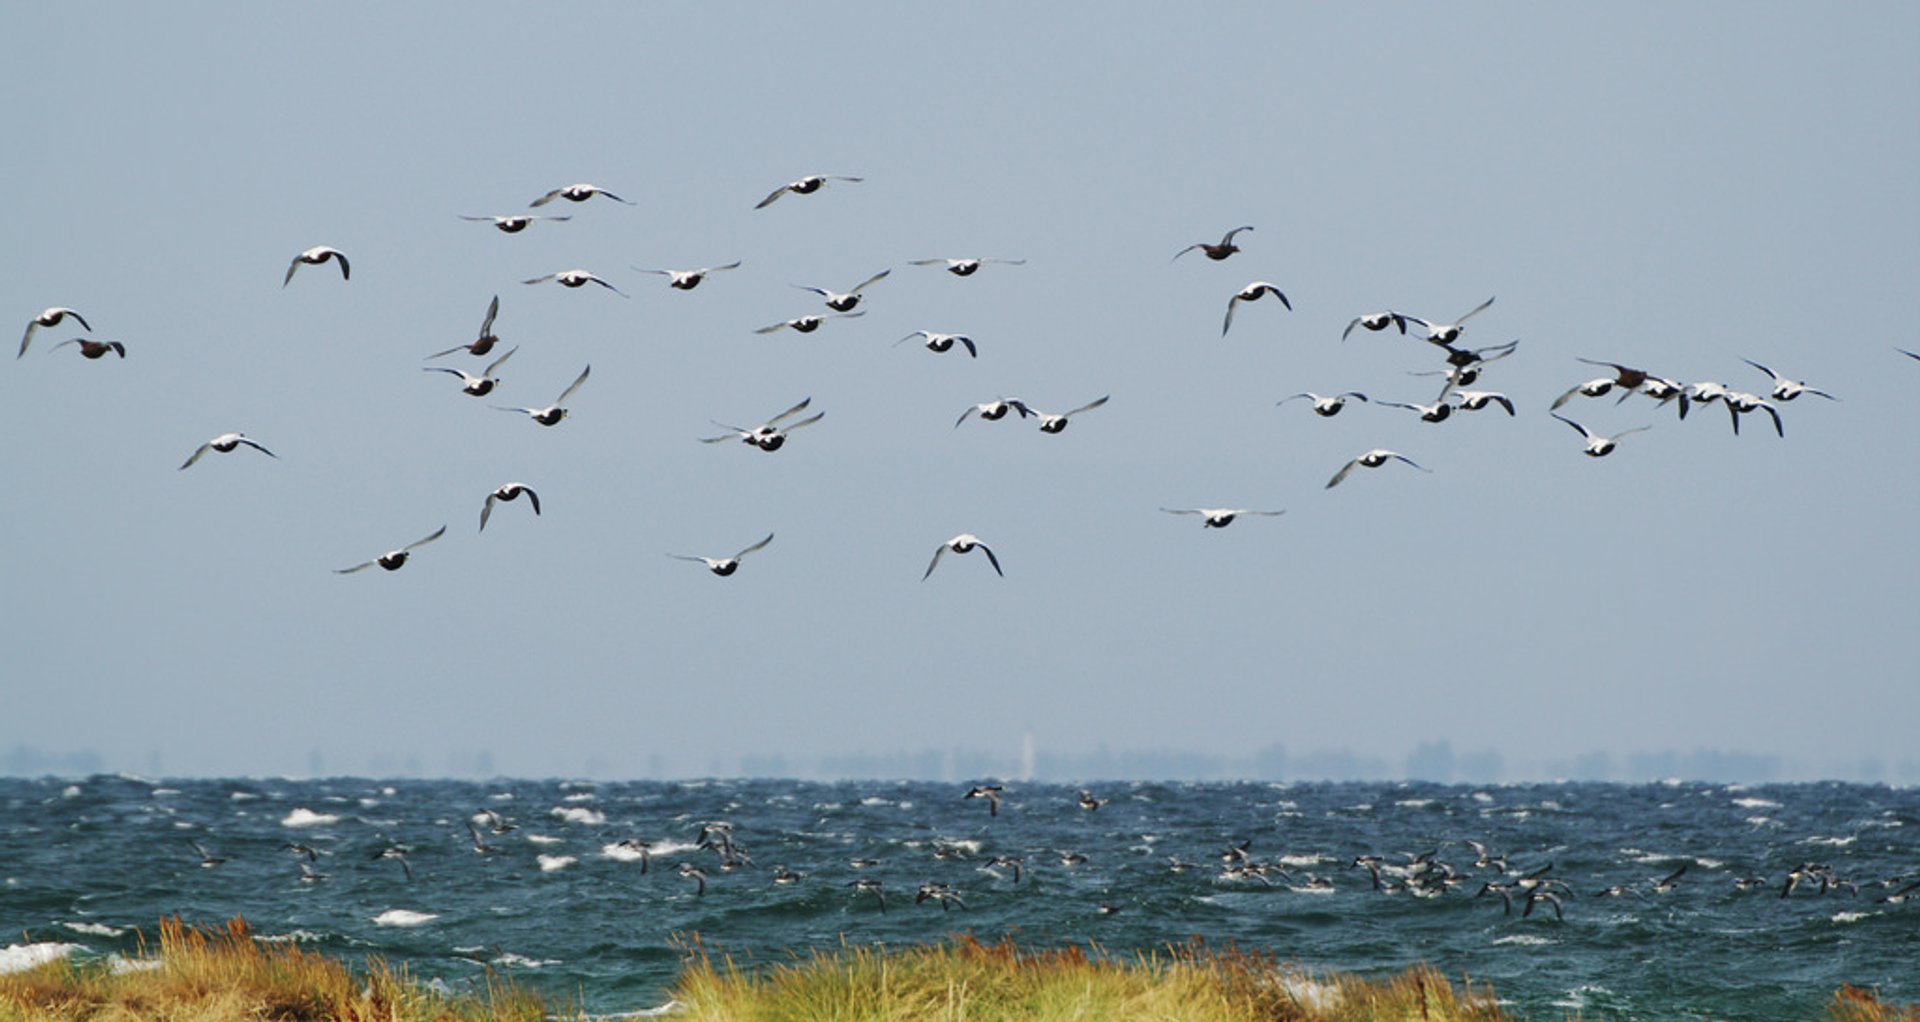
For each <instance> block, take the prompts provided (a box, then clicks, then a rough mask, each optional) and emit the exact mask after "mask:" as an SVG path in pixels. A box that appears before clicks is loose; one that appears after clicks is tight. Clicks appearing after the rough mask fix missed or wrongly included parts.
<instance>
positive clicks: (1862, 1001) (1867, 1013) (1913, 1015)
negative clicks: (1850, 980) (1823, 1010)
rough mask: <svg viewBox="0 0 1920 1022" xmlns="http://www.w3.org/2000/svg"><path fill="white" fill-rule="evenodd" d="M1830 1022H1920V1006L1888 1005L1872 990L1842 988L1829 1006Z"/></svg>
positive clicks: (1852, 987) (1851, 987)
mask: <svg viewBox="0 0 1920 1022" xmlns="http://www.w3.org/2000/svg"><path fill="white" fill-rule="evenodd" d="M1827 1019H1828V1020H1829V1022H1920V1004H1888V1003H1886V1002H1885V1001H1882V1000H1881V999H1880V995H1879V994H1878V993H1876V992H1875V991H1872V990H1866V989H1862V988H1860V987H1857V986H1853V985H1851V984H1848V985H1845V986H1842V987H1841V988H1840V989H1839V990H1838V991H1837V992H1835V993H1834V995H1833V1002H1832V1003H1830V1004H1828V1005H1827Z"/></svg>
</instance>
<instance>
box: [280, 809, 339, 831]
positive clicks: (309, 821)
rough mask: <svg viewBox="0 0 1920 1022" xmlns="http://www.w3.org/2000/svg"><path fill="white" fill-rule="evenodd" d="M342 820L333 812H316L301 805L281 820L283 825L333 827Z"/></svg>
mask: <svg viewBox="0 0 1920 1022" xmlns="http://www.w3.org/2000/svg"><path fill="white" fill-rule="evenodd" d="M339 822H340V817H338V816H334V815H333V814H331V813H316V812H314V811H313V810H311V809H308V808H307V807H306V806H301V807H299V808H298V809H295V810H294V811H293V812H290V813H288V814H287V815H286V816H284V817H282V818H281V820H280V826H282V827H331V826H333V825H334V824H336V823H339Z"/></svg>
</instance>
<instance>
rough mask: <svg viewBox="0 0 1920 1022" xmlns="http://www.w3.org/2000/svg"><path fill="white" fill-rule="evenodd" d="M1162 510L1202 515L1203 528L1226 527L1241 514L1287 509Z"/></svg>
mask: <svg viewBox="0 0 1920 1022" xmlns="http://www.w3.org/2000/svg"><path fill="white" fill-rule="evenodd" d="M1160 510H1162V511H1165V512H1166V513H1168V514H1170V515H1200V516H1201V518H1200V527H1201V528H1203V529H1224V528H1226V527H1227V526H1229V525H1232V524H1233V520H1234V519H1235V518H1238V517H1240V516H1241V515H1266V516H1269V517H1271V516H1274V515H1284V514H1286V512H1285V511H1252V510H1249V509H1247V508H1244V507H1188V508H1173V507H1163V508H1161V509H1160Z"/></svg>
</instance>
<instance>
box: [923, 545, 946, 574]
mask: <svg viewBox="0 0 1920 1022" xmlns="http://www.w3.org/2000/svg"><path fill="white" fill-rule="evenodd" d="M946 553H947V545H946V544H945V543H942V544H940V548H939V549H938V550H935V551H934V552H933V560H931V561H928V562H927V573H926V574H925V575H922V576H920V581H922V582H925V581H926V580H927V579H928V578H930V577H932V575H933V569H935V568H937V567H939V566H940V558H942V557H944V556H946Z"/></svg>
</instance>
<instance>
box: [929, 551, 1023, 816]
mask: <svg viewBox="0 0 1920 1022" xmlns="http://www.w3.org/2000/svg"><path fill="white" fill-rule="evenodd" d="M955 538H956V539H968V538H971V537H966V536H959V537H955ZM942 549H944V548H942ZM981 549H983V550H984V549H986V548H985V547H982V548H981ZM934 560H936V561H937V560H939V555H937V554H936V555H935V556H934ZM927 570H928V571H932V570H933V569H931V568H929V569H927ZM1005 794H1006V788H1004V787H1002V786H1001V785H998V784H976V785H974V786H973V787H971V788H968V789H967V793H966V794H965V795H962V796H960V797H961V799H963V800H964V799H970V798H984V799H986V800H987V815H988V816H999V815H1000V799H1001V797H1002V796H1004V795H1005Z"/></svg>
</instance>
